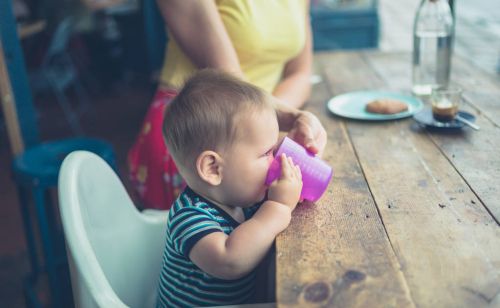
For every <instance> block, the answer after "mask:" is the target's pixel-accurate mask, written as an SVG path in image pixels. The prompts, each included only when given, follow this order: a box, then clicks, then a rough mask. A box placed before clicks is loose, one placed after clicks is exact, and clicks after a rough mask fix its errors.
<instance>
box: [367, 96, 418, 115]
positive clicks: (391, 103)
mask: <svg viewBox="0 0 500 308" xmlns="http://www.w3.org/2000/svg"><path fill="white" fill-rule="evenodd" d="M407 110H408V105H407V104H406V103H404V102H402V101H399V100H397V99H391V98H379V99H376V100H373V101H371V102H369V103H368V104H366V111H368V112H371V113H381V114H395V113H400V112H403V111H407Z"/></svg>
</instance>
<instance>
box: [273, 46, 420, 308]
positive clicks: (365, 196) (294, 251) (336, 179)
mask: <svg viewBox="0 0 500 308" xmlns="http://www.w3.org/2000/svg"><path fill="white" fill-rule="evenodd" d="M329 60H330V56H329V55H324V56H323V55H321V54H319V55H315V65H316V71H317V72H321V70H322V67H324V66H325V65H326V62H328V61H329ZM354 62H355V61H354ZM352 64H353V65H355V64H356V63H352ZM344 68H345V69H346V70H349V68H346V67H342V68H340V67H339V69H344ZM338 73H339V74H342V72H338ZM330 96H331V93H330V92H329V91H328V89H327V88H326V85H325V82H323V83H321V84H319V85H317V86H315V87H314V91H313V96H312V98H311V101H310V103H309V105H308V106H307V109H308V110H311V111H313V112H315V113H316V114H318V115H319V117H320V120H321V121H322V122H323V123H324V125H325V127H326V129H327V131H328V134H329V139H328V142H329V144H328V146H327V149H326V151H325V153H324V155H323V159H325V160H326V161H327V162H328V163H329V164H331V166H332V167H333V169H334V176H333V179H332V182H331V183H330V185H329V187H328V190H327V192H326V193H325V195H324V196H323V197H322V199H321V200H320V201H319V202H317V203H316V204H311V203H308V204H302V205H300V206H299V207H298V208H297V209H296V210H295V212H294V214H293V219H292V222H291V224H290V226H289V227H288V229H287V230H286V231H284V232H283V233H282V234H281V235H280V236H279V237H278V239H277V241H276V249H277V274H276V278H277V303H278V306H279V307H332V306H333V307H376V306H378V307H414V303H413V301H412V299H411V295H410V293H409V290H408V287H407V284H406V281H405V278H404V276H403V275H402V273H401V269H400V264H399V263H398V261H397V259H396V257H395V255H394V252H393V249H392V247H391V243H390V242H389V240H388V238H387V235H386V233H385V230H384V226H383V224H382V221H381V219H380V217H379V215H378V212H377V208H376V206H375V204H374V202H373V198H372V196H371V193H370V190H369V188H368V186H367V183H366V181H365V179H364V176H363V172H362V170H361V169H360V166H359V164H358V161H357V158H356V154H355V152H354V151H353V148H352V145H351V143H350V142H349V138H348V136H347V133H346V130H345V124H344V121H343V120H341V119H337V118H335V119H333V118H332V117H330V116H328V115H327V113H326V111H325V107H324V103H325V101H326V98H328V97H330ZM374 304H375V305H374Z"/></svg>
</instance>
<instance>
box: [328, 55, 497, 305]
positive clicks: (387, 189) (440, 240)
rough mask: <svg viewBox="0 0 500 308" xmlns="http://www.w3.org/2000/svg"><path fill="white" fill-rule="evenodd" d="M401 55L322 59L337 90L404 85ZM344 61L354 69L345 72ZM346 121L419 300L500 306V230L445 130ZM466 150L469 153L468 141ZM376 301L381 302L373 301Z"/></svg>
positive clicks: (423, 302)
mask: <svg viewBox="0 0 500 308" xmlns="http://www.w3.org/2000/svg"><path fill="white" fill-rule="evenodd" d="M400 58H401V57H399V58H398V57H394V58H393V57H391V56H390V55H388V56H386V55H381V54H377V53H366V54H364V56H363V57H360V56H359V53H352V54H333V55H332V56H330V57H329V59H328V61H325V62H324V63H325V73H326V76H327V78H328V82H329V84H330V86H331V89H332V91H333V92H335V93H342V92H345V91H352V90H359V89H366V88H371V89H379V88H390V89H399V88H401V87H403V84H404V81H403V80H402V79H403V77H402V76H403V75H406V73H405V69H404V68H403V65H401V63H402V62H401V61H399V60H398V59H400ZM381 59H382V60H384V61H382V60H381ZM392 59H396V60H394V63H393V62H392ZM398 61H399V64H397V63H396V62H398ZM363 62H364V63H363ZM395 63H396V64H395ZM404 66H405V67H408V68H409V65H407V64H405V65H404ZM345 67H349V68H350V69H351V70H352V72H347V73H345V71H344V70H345ZM368 68H373V70H372V69H368ZM398 72H399V73H398ZM360 76H363V77H362V78H361V77H360ZM377 80H378V81H377ZM403 88H404V87H403ZM407 89H409V87H408V88H407ZM345 123H346V127H347V134H348V136H349V138H350V140H351V142H352V145H353V147H354V150H355V153H356V155H357V157H358V159H359V161H360V163H361V166H362V172H363V174H364V175H365V177H366V179H367V181H368V185H369V189H370V191H371V193H372V195H373V198H374V200H375V202H376V204H377V207H378V211H379V213H380V215H381V217H382V221H383V224H384V227H385V229H386V232H387V234H388V237H389V240H390V243H391V245H392V247H393V249H394V251H395V253H396V256H397V259H398V261H399V263H400V264H401V268H402V272H403V273H404V278H405V281H406V283H407V285H408V287H409V290H410V294H411V298H412V300H413V301H414V303H415V305H416V306H419V307H489V306H490V307H494V306H498V305H500V295H499V291H500V249H499V248H498V247H500V229H499V228H498V224H497V223H496V222H495V220H494V219H493V217H492V216H491V215H490V213H489V212H488V211H487V210H486V208H485V207H484V205H483V204H482V202H481V201H480V199H479V198H478V197H477V196H476V194H475V192H474V191H473V190H472V189H471V187H469V185H470V183H468V182H466V180H467V179H464V178H463V177H462V174H460V173H459V171H458V170H457V169H456V167H455V166H454V165H453V164H452V163H451V161H450V160H449V159H448V155H450V157H452V156H451V154H452V153H449V154H445V155H443V153H444V151H445V150H443V149H441V148H440V147H439V146H438V144H437V143H436V142H435V141H434V138H446V137H447V136H440V135H439V136H437V135H436V136H435V135H431V136H430V135H429V134H428V133H427V132H426V131H422V130H418V129H414V125H412V123H413V120H411V119H407V120H401V121H392V122H385V123H366V122H359V121H346V122H345ZM485 123H488V121H487V120H486V119H484V123H481V124H485ZM490 124H491V123H490ZM328 125H330V124H328ZM489 133H490V132H488V131H485V132H484V134H486V135H487V134H489ZM476 137H477V135H471V136H469V140H474V139H476ZM330 138H337V136H333V137H332V136H331V137H330ZM453 140H454V139H450V140H448V142H450V144H451V142H453ZM448 150H449V149H448ZM462 150H463V151H465V152H467V148H466V147H465V145H464V146H463V149H462ZM490 155H491V153H490ZM337 158H338V157H337V156H336V157H334V158H333V161H335V160H336V159H337ZM461 162H462V163H463V164H468V165H464V166H463V168H471V169H473V170H476V169H480V168H482V166H480V165H479V166H477V164H472V165H471V164H470V162H469V163H467V162H466V161H464V160H462V161H461ZM454 163H455V162H454ZM456 163H459V162H456ZM340 164H342V162H340ZM471 186H472V185H471ZM335 197H336V196H332V198H335ZM352 232H353V233H358V232H360V231H359V230H356V228H353V229H352ZM371 306H372V307H382V306H383V304H379V302H377V301H375V302H373V303H372V305H371Z"/></svg>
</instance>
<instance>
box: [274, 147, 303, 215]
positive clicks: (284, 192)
mask: <svg viewBox="0 0 500 308" xmlns="http://www.w3.org/2000/svg"><path fill="white" fill-rule="evenodd" d="M301 190H302V173H301V172H300V168H299V166H297V165H295V164H294V163H293V161H292V158H291V157H286V155H285V154H281V176H280V178H279V179H277V180H275V181H274V182H273V183H272V184H271V186H270V187H269V192H268V199H269V200H271V201H276V202H279V203H282V204H285V205H287V206H289V207H290V208H291V210H293V209H294V208H295V206H296V205H297V203H298V202H299V198H300V192H301Z"/></svg>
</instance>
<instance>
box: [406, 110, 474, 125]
mask: <svg viewBox="0 0 500 308" xmlns="http://www.w3.org/2000/svg"><path fill="white" fill-rule="evenodd" d="M458 114H459V115H460V116H461V117H462V118H464V119H466V120H469V121H470V122H474V121H475V120H476V117H475V116H474V115H473V114H471V113H468V112H466V111H458ZM413 118H414V119H415V121H417V122H418V123H419V124H421V125H423V126H426V127H433V128H444V129H458V128H462V127H464V126H465V124H464V123H462V122H460V121H457V120H452V121H450V122H440V121H437V120H436V119H434V117H433V116H432V110H431V109H430V108H428V107H427V108H424V109H423V110H422V111H420V112H419V113H416V114H414V115H413Z"/></svg>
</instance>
